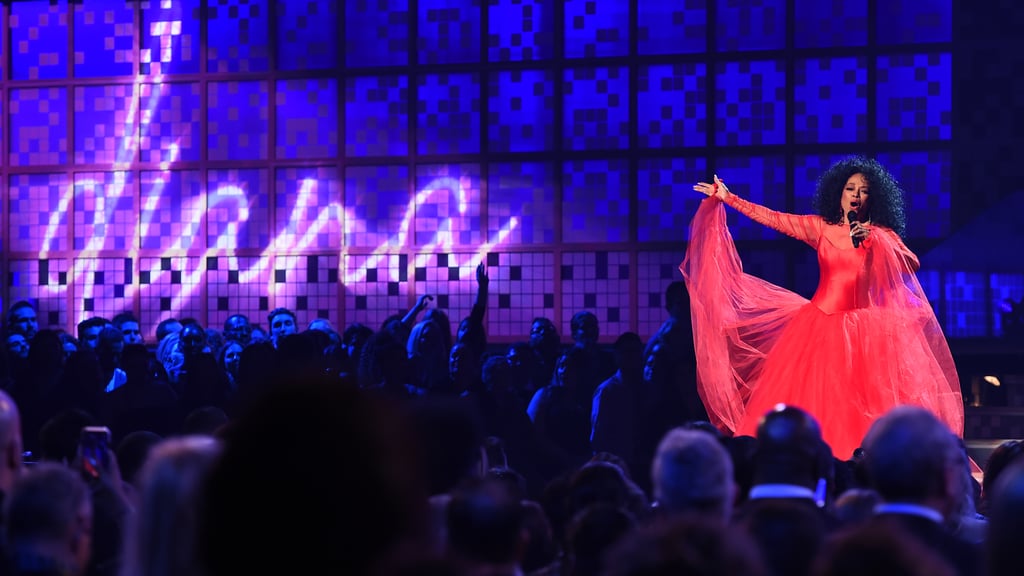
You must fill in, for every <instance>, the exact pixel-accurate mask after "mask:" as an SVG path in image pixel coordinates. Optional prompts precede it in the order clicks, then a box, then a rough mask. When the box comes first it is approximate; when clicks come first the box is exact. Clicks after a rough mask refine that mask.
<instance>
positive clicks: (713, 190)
mask: <svg viewBox="0 0 1024 576" xmlns="http://www.w3.org/2000/svg"><path fill="white" fill-rule="evenodd" d="M693 189H694V190H696V191H697V192H700V193H701V194H705V195H707V196H714V197H715V198H718V199H719V200H722V201H723V202H724V201H725V200H727V199H728V198H729V196H731V195H732V192H729V189H728V188H726V186H725V182H722V179H721V178H719V177H718V175H717V174H715V181H714V183H712V184H708V183H707V182H697V183H696V184H694V186H693Z"/></svg>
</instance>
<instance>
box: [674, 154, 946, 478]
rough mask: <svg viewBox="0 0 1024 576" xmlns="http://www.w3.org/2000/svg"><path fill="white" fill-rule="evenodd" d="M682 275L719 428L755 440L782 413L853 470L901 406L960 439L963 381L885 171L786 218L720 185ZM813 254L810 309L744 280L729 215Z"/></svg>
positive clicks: (819, 195)
mask: <svg viewBox="0 0 1024 576" xmlns="http://www.w3.org/2000/svg"><path fill="white" fill-rule="evenodd" d="M694 190H696V191H699V192H701V193H703V194H705V195H707V196H708V198H707V199H706V200H704V201H703V202H702V203H701V206H700V209H699V210H698V211H697V214H696V215H695V216H694V220H693V226H692V229H691V235H690V243H689V246H688V247H687V250H686V258H685V260H684V261H683V263H682V265H681V266H680V270H681V271H682V272H683V276H684V277H685V279H686V283H687V287H688V288H689V292H690V297H691V313H692V317H693V331H694V341H695V347H696V352H697V375H698V388H699V391H700V394H701V398H702V399H703V401H704V404H705V406H706V408H707V410H708V415H709V417H710V418H711V420H712V422H713V423H715V424H716V425H717V426H718V427H719V428H722V429H725V430H727V431H729V432H732V433H734V434H737V435H753V433H754V431H755V430H756V427H757V423H758V421H759V420H760V419H761V416H763V415H764V414H765V413H766V412H767V411H768V410H769V409H770V408H771V407H772V406H774V405H775V404H777V403H780V402H782V403H786V404H792V405H794V406H798V407H801V408H803V409H805V410H807V411H808V412H810V413H811V414H813V415H814V416H815V417H816V418H817V420H818V421H819V422H820V423H821V427H822V434H823V436H824V438H825V440H826V441H827V442H828V443H829V444H830V445H831V446H832V448H833V452H834V453H835V454H836V455H837V456H839V457H840V458H844V459H845V458H849V457H850V455H851V454H852V453H853V451H854V450H855V449H856V448H857V447H859V446H860V442H861V439H862V438H863V437H864V434H865V433H866V432H867V429H868V427H869V426H870V424H871V422H872V421H874V420H875V419H876V418H878V417H879V416H881V415H882V414H884V413H885V412H887V411H888V410H889V409H891V408H893V407H894V406H897V405H901V404H915V405H919V406H922V407H925V408H927V409H928V410H930V411H931V412H933V413H934V414H935V415H936V416H938V417H939V418H940V419H941V420H942V421H943V422H945V423H946V424H947V425H948V426H949V428H950V429H952V430H953V431H954V432H956V433H958V434H962V433H963V424H964V411H963V401H962V399H961V393H960V380H959V378H958V376H957V373H956V367H955V366H954V364H953V357H952V355H951V354H950V352H949V346H948V345H947V343H946V340H945V337H944V336H943V334H942V330H941V328H940V327H939V324H938V322H937V321H936V319H935V314H934V312H933V311H932V309H931V306H930V305H929V304H928V299H927V297H926V296H925V294H924V291H923V290H922V289H921V285H920V283H918V281H917V277H916V276H915V272H916V271H917V269H918V268H919V266H920V264H919V262H918V259H917V256H915V255H914V254H913V253H912V252H911V251H910V250H909V249H908V248H907V247H906V246H905V245H904V244H903V240H902V239H901V235H902V234H903V233H904V230H905V228H906V224H905V221H906V218H905V213H904V209H903V191H902V190H901V189H900V186H899V184H898V183H897V182H896V180H895V179H894V178H893V176H892V175H891V174H889V172H888V171H887V170H886V169H885V168H884V167H883V166H882V165H881V164H879V163H878V162H877V161H875V160H871V159H867V158H861V157H851V158H846V159H843V160H841V161H839V162H837V163H835V164H834V165H832V166H831V167H830V168H829V169H828V170H827V171H825V173H824V174H823V175H822V176H821V178H820V179H819V181H818V185H817V190H816V192H815V196H814V201H813V204H814V207H815V210H816V212H817V214H813V215H794V214H786V213H782V212H775V211H772V210H769V209H768V208H765V207H764V206H760V205H758V204H755V203H753V202H750V201H749V200H745V199H743V198H740V197H739V196H737V195H736V194H733V193H732V192H731V191H730V190H729V188H728V186H726V184H725V182H723V181H722V180H721V179H719V178H718V177H717V176H715V178H714V181H713V182H712V183H705V182H700V183H698V184H696V185H695V186H694ZM726 204H728V205H729V206H731V207H733V208H735V209H736V210H738V211H739V212H741V213H742V214H744V215H745V216H747V217H749V218H751V219H753V220H754V221H756V222H758V223H760V224H763V225H765V226H768V227H769V228H772V229H775V230H777V231H779V232H782V233H784V234H787V235H789V236H792V237H793V238H796V239H798V240H801V241H803V242H805V243H807V244H809V245H810V246H811V247H812V248H814V249H815V251H816V252H817V254H818V263H819V265H820V269H821V274H820V280H819V284H818V289H817V291H816V292H815V294H814V297H813V298H811V300H810V301H808V300H806V299H805V298H803V297H802V296H799V295H798V294H795V293H793V292H791V291H789V290H786V289H784V288H781V287H779V286H775V285H773V284H770V283H768V282H765V281H764V280H762V279H760V278H756V277H754V276H751V275H749V274H745V273H744V272H743V267H742V264H741V262H740V258H739V255H738V253H737V251H736V247H735V245H734V244H733V240H732V236H731V235H730V234H729V230H728V228H727V226H726V215H725V206H724V205H726Z"/></svg>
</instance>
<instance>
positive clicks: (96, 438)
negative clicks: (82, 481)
mask: <svg viewBox="0 0 1024 576" xmlns="http://www.w3.org/2000/svg"><path fill="white" fill-rule="evenodd" d="M109 448H110V429H109V428H107V427H106V426H86V427H85V428H82V434H81V436H80V437H79V439H78V454H79V456H80V458H81V460H82V472H83V473H85V475H86V476H88V477H90V478H99V477H100V472H101V471H102V470H103V469H105V468H106V467H107V466H109V464H110V462H109V459H110V457H109V455H108V452H107V451H108V450H109Z"/></svg>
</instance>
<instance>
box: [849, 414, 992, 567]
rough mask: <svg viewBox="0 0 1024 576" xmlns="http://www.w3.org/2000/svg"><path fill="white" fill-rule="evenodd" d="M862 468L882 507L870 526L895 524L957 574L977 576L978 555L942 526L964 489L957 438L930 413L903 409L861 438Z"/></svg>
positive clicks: (873, 427) (875, 425) (877, 509)
mask: <svg viewBox="0 0 1024 576" xmlns="http://www.w3.org/2000/svg"><path fill="white" fill-rule="evenodd" d="M864 458H865V460H864V464H865V466H866V468H867V472H868V477H869V479H870V481H871V484H872V487H873V488H874V489H875V491H877V492H878V494H879V495H880V496H881V497H882V500H883V503H882V504H880V505H878V506H877V507H876V508H875V517H874V519H872V521H871V522H873V523H878V524H889V525H895V526H897V527H899V528H900V529H902V530H904V531H906V532H907V533H908V534H910V535H912V536H914V537H915V538H917V539H918V540H919V541H920V542H921V543H922V544H924V545H925V546H926V547H928V548H930V549H932V550H933V551H935V552H937V553H938V554H939V555H940V556H941V557H943V558H944V559H945V560H946V561H947V562H949V564H950V565H951V566H952V567H953V568H954V569H955V570H956V572H957V574H961V575H967V574H979V573H981V567H980V558H981V554H980V550H979V549H978V548H977V546H975V545H973V544H971V543H969V542H967V541H964V540H961V539H959V538H957V537H956V536H955V535H954V534H953V533H952V532H951V531H950V530H949V529H948V528H947V526H946V523H945V520H946V517H947V516H948V515H950V514H952V513H954V511H955V510H956V506H957V503H958V502H959V501H960V499H961V498H962V494H961V493H960V491H962V490H964V489H965V487H964V486H963V482H961V481H960V478H961V475H962V474H963V470H962V462H963V461H962V455H961V453H960V447H959V445H958V443H957V439H956V436H954V435H953V432H951V431H950V430H949V428H947V427H946V425H945V424H943V423H942V422H940V421H939V420H938V419H937V418H936V417H935V416H934V415H933V414H932V413H931V412H928V411H927V410H924V409H923V408H918V407H912V406H901V407H898V408H895V409H893V410H892V411H890V412H889V413H888V414H886V415H885V416H883V417H881V418H879V419H878V420H877V421H876V422H875V423H874V424H873V425H872V426H871V429H870V430H868V433H867V436H865V437H864Z"/></svg>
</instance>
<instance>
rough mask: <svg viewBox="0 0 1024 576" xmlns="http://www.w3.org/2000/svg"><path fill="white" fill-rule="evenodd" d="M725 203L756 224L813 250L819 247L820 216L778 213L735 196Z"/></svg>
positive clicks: (731, 196) (732, 195)
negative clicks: (805, 244) (791, 238)
mask: <svg viewBox="0 0 1024 576" xmlns="http://www.w3.org/2000/svg"><path fill="white" fill-rule="evenodd" d="M725 203H726V204H728V205H730V206H732V207H733V208H735V209H736V210H738V211H740V212H741V213H743V214H744V215H746V216H747V217H748V218H750V219H751V220H753V221H754V222H758V223H760V224H764V225H765V226H767V227H769V228H771V229H773V230H777V231H779V232H782V233H783V234H785V235H786V236H790V237H793V238H796V239H797V240H800V241H801V242H805V243H807V244H809V245H810V246H811V247H812V248H817V247H818V240H819V239H820V238H821V225H822V219H821V217H820V216H810V215H797V214H787V213H785V212H776V211H775V210H770V209H768V208H765V207H764V206H761V205H760V204H755V203H753V202H751V201H749V200H744V199H743V198H740V197H739V196H737V195H735V194H731V195H730V196H729V199H728V200H726V201H725Z"/></svg>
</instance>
